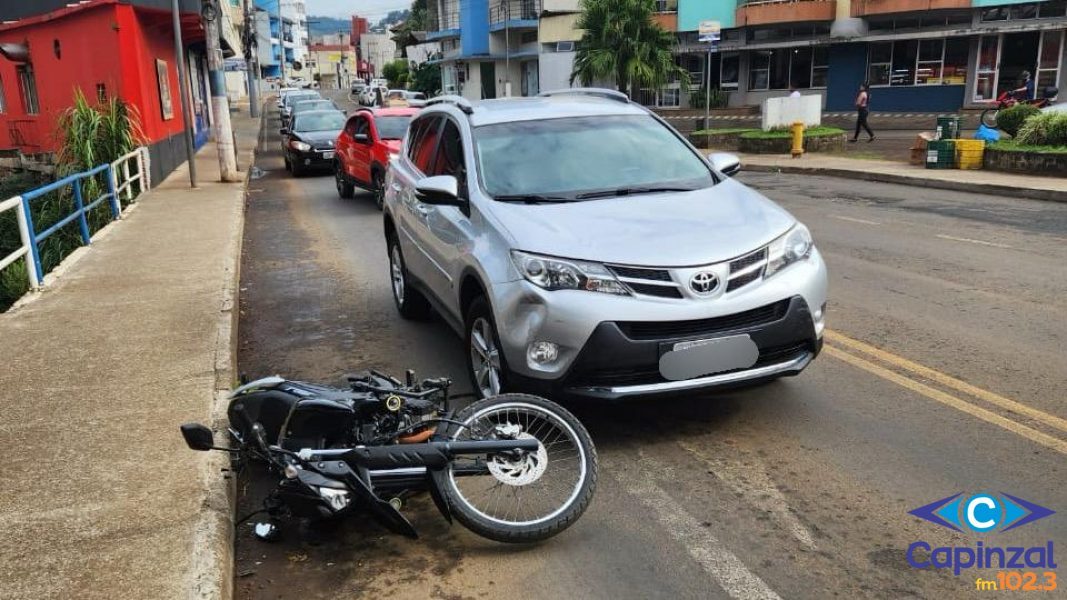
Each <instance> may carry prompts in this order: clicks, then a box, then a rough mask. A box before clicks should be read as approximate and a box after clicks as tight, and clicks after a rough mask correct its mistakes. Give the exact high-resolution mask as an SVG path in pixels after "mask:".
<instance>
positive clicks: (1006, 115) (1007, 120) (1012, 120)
mask: <svg viewBox="0 0 1067 600" xmlns="http://www.w3.org/2000/svg"><path fill="white" fill-rule="evenodd" d="M1040 112H1041V109H1039V108H1037V107H1036V106H1034V105H1032V104H1016V105H1015V106H1012V107H1009V108H1005V109H1004V110H1001V111H999V112H997V127H999V128H1000V129H1001V131H1004V132H1005V133H1007V134H1008V135H1010V136H1011V137H1015V136H1016V135H1017V134H1018V133H1019V128H1020V127H1022V126H1023V123H1024V122H1026V119H1028V118H1030V117H1032V116H1034V115H1036V114H1038V113H1040Z"/></svg>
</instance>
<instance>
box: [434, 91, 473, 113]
mask: <svg viewBox="0 0 1067 600" xmlns="http://www.w3.org/2000/svg"><path fill="white" fill-rule="evenodd" d="M434 104H452V105H454V106H455V107H456V108H458V109H460V110H462V111H463V112H464V113H465V114H468V115H469V114H473V113H474V106H472V105H471V103H470V100H467V99H466V98H464V97H463V96H456V95H455V94H448V95H445V96H437V97H436V98H430V99H429V100H427V101H426V106H433V105H434Z"/></svg>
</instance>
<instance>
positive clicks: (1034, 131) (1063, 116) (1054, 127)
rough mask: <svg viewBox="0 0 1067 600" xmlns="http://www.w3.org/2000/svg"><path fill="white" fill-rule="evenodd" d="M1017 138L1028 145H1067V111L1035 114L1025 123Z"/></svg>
mask: <svg viewBox="0 0 1067 600" xmlns="http://www.w3.org/2000/svg"><path fill="white" fill-rule="evenodd" d="M1015 139H1016V141H1018V142H1019V143H1020V144H1025V145H1028V146H1067V113H1064V112H1048V113H1041V114H1038V115H1034V116H1032V117H1030V118H1029V119H1027V120H1026V122H1025V123H1023V126H1022V127H1021V128H1020V129H1019V135H1017V136H1015Z"/></svg>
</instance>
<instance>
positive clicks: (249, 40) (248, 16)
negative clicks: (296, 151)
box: [244, 0, 259, 119]
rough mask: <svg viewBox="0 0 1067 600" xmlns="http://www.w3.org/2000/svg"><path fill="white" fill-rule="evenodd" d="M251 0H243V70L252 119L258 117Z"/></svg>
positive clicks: (255, 38)
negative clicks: (246, 80)
mask: <svg viewBox="0 0 1067 600" xmlns="http://www.w3.org/2000/svg"><path fill="white" fill-rule="evenodd" d="M251 3H252V0H245V2H244V4H245V30H244V34H245V44H244V46H245V70H246V72H247V73H248V113H249V115H251V117H252V118H253V119H256V118H259V61H258V60H257V56H256V55H257V50H256V49H257V48H258V46H259V36H258V34H257V33H256V13H255V11H254V10H252V9H251Z"/></svg>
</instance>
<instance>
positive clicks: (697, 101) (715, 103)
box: [689, 88, 730, 109]
mask: <svg viewBox="0 0 1067 600" xmlns="http://www.w3.org/2000/svg"><path fill="white" fill-rule="evenodd" d="M706 90H707V88H700V89H699V90H694V91H691V92H689V108H693V109H698V108H699V109H703V108H705V106H707V105H708V104H710V108H726V106H727V104H728V103H729V101H730V96H729V92H725V91H723V90H720V89H717V88H716V89H712V90H711V94H710V98H708V96H709V94H708V93H707V91H706ZM708 100H710V102H708Z"/></svg>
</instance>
